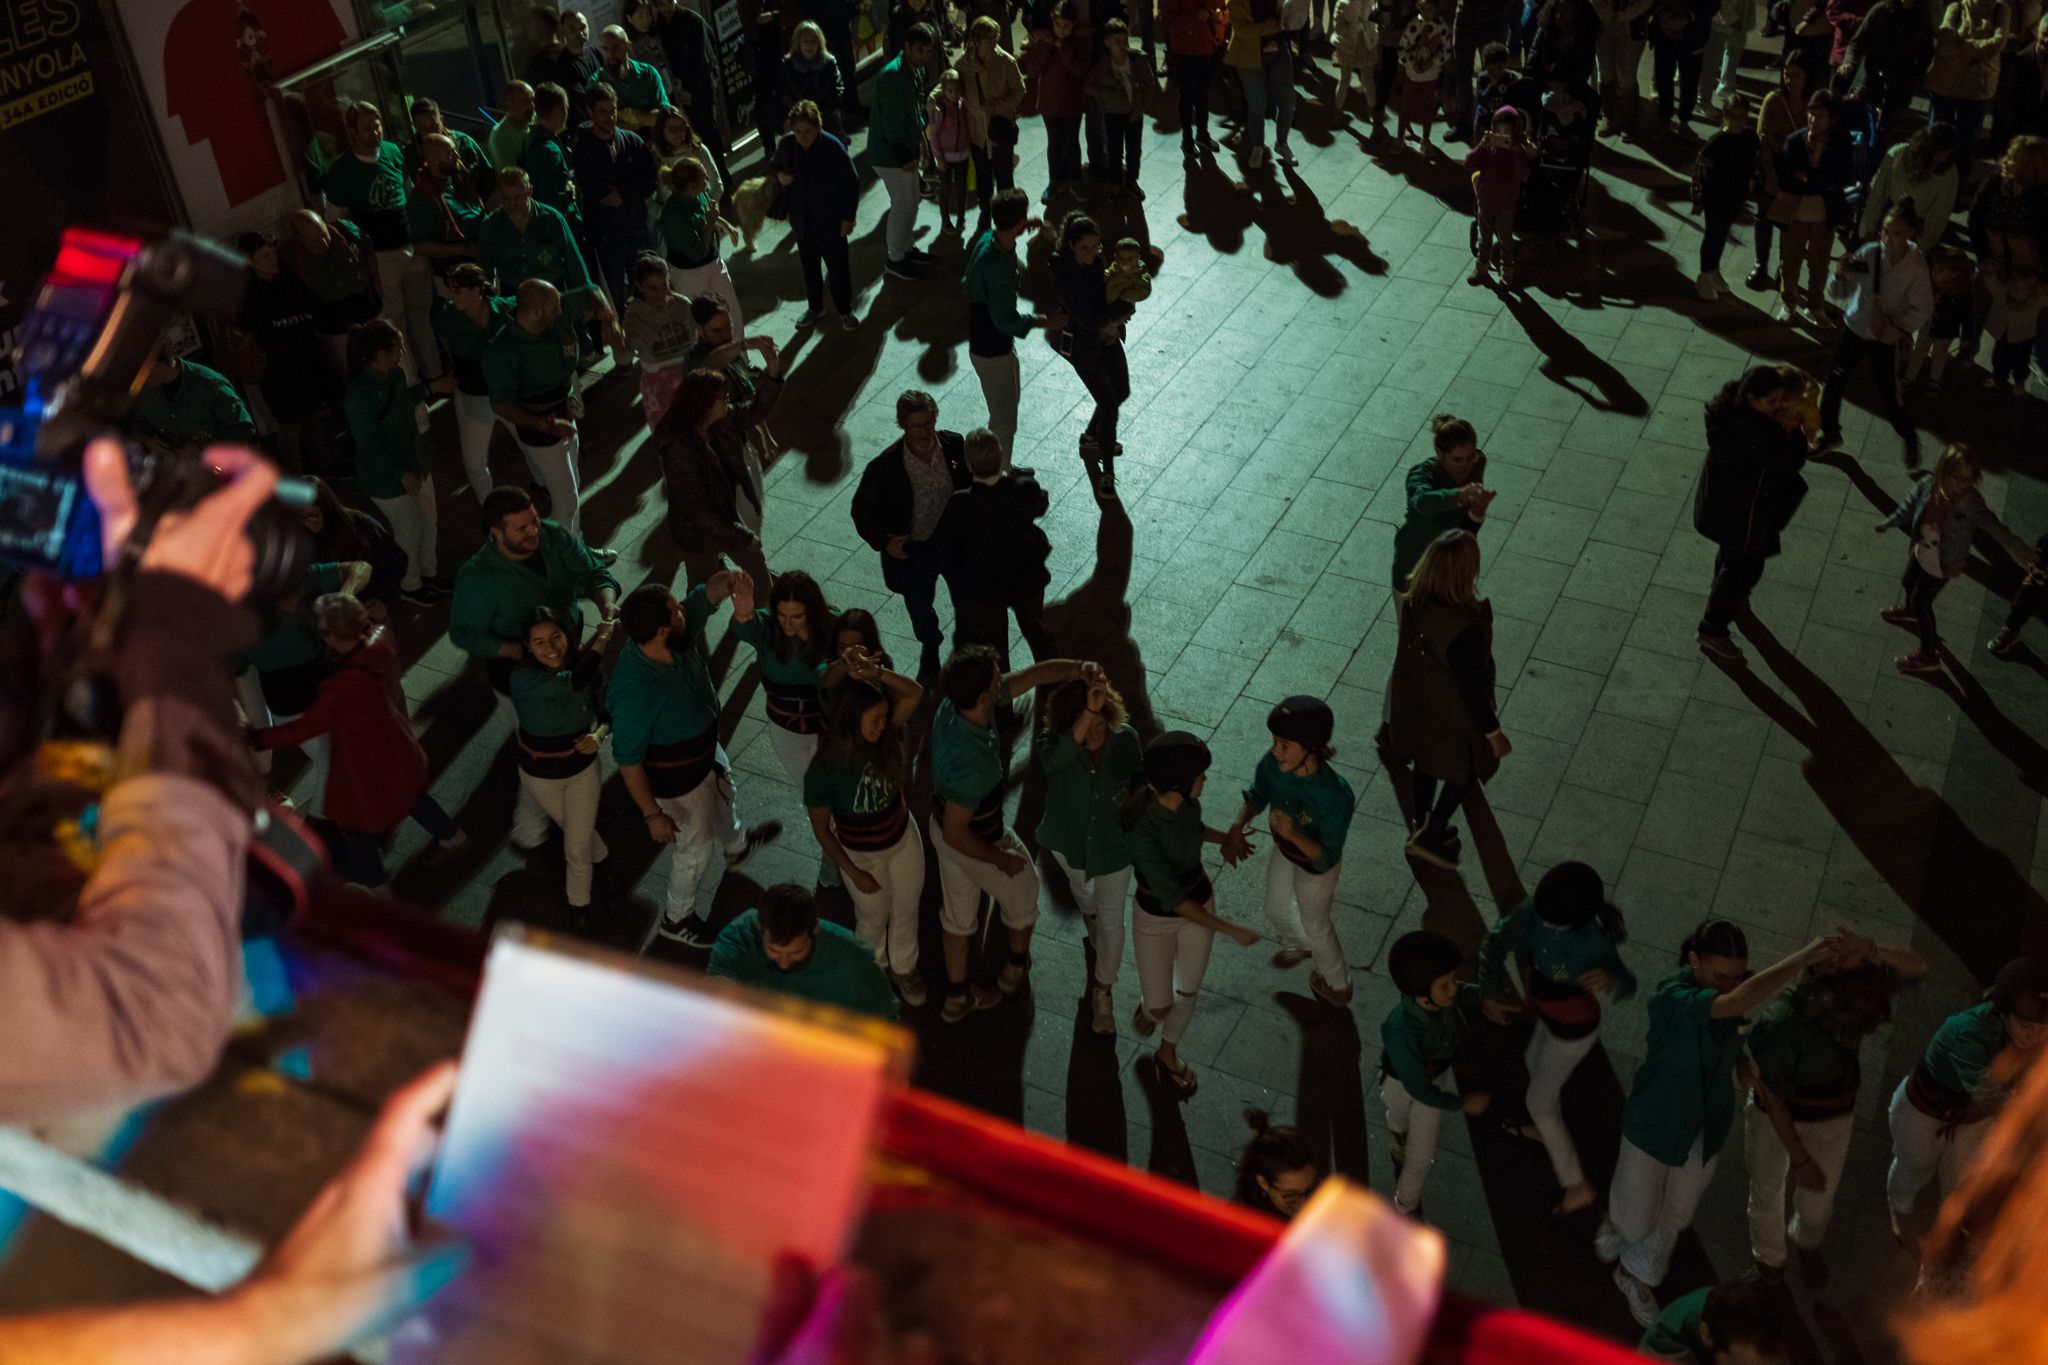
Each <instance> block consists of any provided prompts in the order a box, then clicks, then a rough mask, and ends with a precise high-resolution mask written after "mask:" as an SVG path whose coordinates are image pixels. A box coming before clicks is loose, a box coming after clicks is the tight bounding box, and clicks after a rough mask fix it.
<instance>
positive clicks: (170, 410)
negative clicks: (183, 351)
mask: <svg viewBox="0 0 2048 1365" xmlns="http://www.w3.org/2000/svg"><path fill="white" fill-rule="evenodd" d="M128 424H129V430H130V431H132V432H133V433H134V434H135V435H137V436H139V437H143V438H145V439H148V440H152V441H156V442H157V443H159V444H161V445H165V446H168V447H170V448H171V449H173V450H178V449H182V448H184V447H186V446H203V445H208V444H211V443H213V442H217V441H247V440H249V439H250V438H251V437H253V436H254V435H255V434H256V424H255V423H254V422H251V421H250V420H249V409H248V407H247V406H245V405H244V404H243V402H242V397H241V395H240V394H238V393H236V392H235V386H234V385H233V384H230V383H229V382H228V378H227V376H226V375H224V374H222V373H220V371H218V370H209V369H207V368H206V366H204V365H195V364H193V363H192V362H191V361H189V360H181V361H179V362H178V372H177V373H176V374H175V375H172V376H171V380H170V382H169V383H167V384H150V385H147V386H145V387H144V388H143V390H142V392H141V393H138V394H136V395H135V401H134V403H133V404H132V405H130V407H129V409H128Z"/></svg>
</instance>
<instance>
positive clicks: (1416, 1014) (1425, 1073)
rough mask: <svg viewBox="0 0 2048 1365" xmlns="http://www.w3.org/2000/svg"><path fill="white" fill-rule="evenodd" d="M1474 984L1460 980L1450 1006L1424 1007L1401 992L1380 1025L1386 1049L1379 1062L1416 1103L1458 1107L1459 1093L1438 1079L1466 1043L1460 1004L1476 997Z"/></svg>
mask: <svg viewBox="0 0 2048 1365" xmlns="http://www.w3.org/2000/svg"><path fill="white" fill-rule="evenodd" d="M1477 996H1478V988H1477V987H1476V986H1474V985H1473V984H1472V983H1471V982H1469V981H1467V982H1462V983H1460V985H1459V986H1458V999H1456V1000H1455V1001H1453V1002H1452V1003H1451V1006H1450V1008H1449V1009H1441V1010H1432V1009H1424V1008H1423V1007H1422V1005H1421V1004H1420V1003H1419V1002H1418V1001H1417V1000H1416V999H1415V998H1414V997H1413V996H1405V997H1403V998H1402V1000H1401V1003H1400V1004H1398V1005H1396V1006H1394V1008H1393V1010H1392V1011H1391V1012H1389V1013H1388V1015H1387V1017H1386V1020H1385V1021H1384V1022H1383V1023H1381V1025H1380V1045H1381V1046H1382V1047H1383V1048H1385V1049H1386V1052H1385V1055H1384V1057H1383V1059H1382V1064H1383V1065H1384V1066H1385V1068H1386V1070H1387V1072H1388V1073H1389V1074H1390V1075H1392V1076H1393V1078H1394V1079H1395V1080H1397V1081H1399V1082H1400V1083H1401V1088H1402V1089H1404V1090H1406V1091H1407V1092H1408V1095H1409V1097H1410V1098H1411V1099H1413V1100H1414V1101H1415V1102H1416V1103H1418V1104H1426V1105H1428V1106H1429V1107H1430V1108H1432V1109H1457V1108H1460V1107H1461V1106H1462V1105H1463V1103H1464V1102H1463V1101H1462V1100H1460V1099H1459V1098H1458V1096H1456V1095H1454V1094H1452V1093H1451V1092H1450V1091H1448V1090H1446V1089H1444V1088H1443V1087H1442V1086H1440V1085H1438V1084H1437V1083H1436V1078H1437V1077H1438V1076H1441V1075H1442V1074H1443V1073H1444V1071H1445V1069H1446V1068H1448V1067H1449V1066H1450V1064H1451V1063H1452V1062H1453V1061H1455V1060H1456V1059H1457V1056H1458V1053H1459V1051H1460V1050H1461V1049H1462V1048H1463V1047H1464V1045H1465V1037H1466V1033H1467V1028H1466V1024H1465V1015H1464V1013H1463V1011H1462V1010H1461V1009H1460V1008H1459V1006H1461V1005H1467V1004H1470V1003H1472V1002H1473V1001H1474V1000H1476V998H1477Z"/></svg>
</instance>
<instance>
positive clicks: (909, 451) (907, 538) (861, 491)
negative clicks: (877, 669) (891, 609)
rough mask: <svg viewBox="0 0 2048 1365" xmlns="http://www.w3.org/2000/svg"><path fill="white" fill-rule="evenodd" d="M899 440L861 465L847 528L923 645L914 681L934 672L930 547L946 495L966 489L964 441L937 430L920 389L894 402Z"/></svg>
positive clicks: (935, 578)
mask: <svg viewBox="0 0 2048 1365" xmlns="http://www.w3.org/2000/svg"><path fill="white" fill-rule="evenodd" d="M896 425H897V426H898V427H899V428H901V429H902V432H903V439H902V440H900V441H897V442H896V443H895V444H894V445H892V446H890V447H889V448H888V449H887V450H884V451H883V452H882V453H881V454H879V455H877V456H875V458H874V459H872V460H870V461H869V462H868V467H867V468H866V469H864V470H862V471H861V476H860V487H859V488H857V489H855V490H854V494H853V529H854V530H855V531H856V532H858V533H859V535H860V538H861V539H862V540H865V541H866V542H867V543H868V544H869V545H871V546H873V547H874V548H875V549H876V550H877V551H879V552H880V553H881V556H882V581H883V582H884V583H886V584H887V585H888V587H889V591H891V592H893V593H895V594H897V595H898V596H899V597H901V598H902V599H903V606H904V608H905V610H907V611H908V612H909V613H910V629H911V630H912V631H913V632H914V633H915V634H916V636H917V642H918V644H919V645H920V646H922V652H921V653H920V654H919V657H918V665H917V671H918V676H919V677H931V676H933V675H935V674H936V673H937V672H938V671H939V646H940V645H941V644H943V643H944V642H945V634H944V632H942V631H941V630H940V629H939V613H938V609H937V608H936V607H934V606H933V605H932V596H933V593H934V590H935V589H936V588H937V587H938V582H939V558H938V554H937V552H936V550H935V548H934V547H933V546H932V545H931V544H929V542H930V540H931V538H932V533H933V532H934V531H936V530H938V529H939V518H940V517H942V516H944V515H945V512H946V505H947V503H948V502H949V501H950V500H951V499H952V497H953V494H954V493H955V492H956V491H957V490H959V489H962V488H965V487H966V486H967V482H968V475H967V456H966V449H965V443H964V440H963V438H962V437H961V435H960V433H959V432H957V431H940V430H939V402H938V400H937V399H936V398H933V397H932V396H931V395H930V394H928V393H926V392H924V391H923V390H922V389H906V390H904V392H903V394H902V395H901V396H900V397H898V398H897V400H896Z"/></svg>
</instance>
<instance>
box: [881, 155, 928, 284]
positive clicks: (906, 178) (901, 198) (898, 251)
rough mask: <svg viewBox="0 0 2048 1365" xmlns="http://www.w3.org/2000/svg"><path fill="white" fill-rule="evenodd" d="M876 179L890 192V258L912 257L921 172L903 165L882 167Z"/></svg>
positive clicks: (888, 234) (886, 238)
mask: <svg viewBox="0 0 2048 1365" xmlns="http://www.w3.org/2000/svg"><path fill="white" fill-rule="evenodd" d="M875 178H876V179H877V180H880V181H881V182H882V188H883V189H885V190H887V191H888V192H889V226H888V231H887V234H886V237H885V240H886V241H887V243H888V247H889V259H890V260H892V261H900V260H902V259H903V258H904V257H905V256H907V255H908V254H910V236H911V233H912V231H913V230H914V229H915V228H916V227H917V203H918V193H917V172H916V171H915V170H909V171H906V170H904V169H902V168H901V167H899V166H881V167H877V168H876V170H875Z"/></svg>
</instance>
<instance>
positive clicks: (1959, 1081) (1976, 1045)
mask: <svg viewBox="0 0 2048 1365" xmlns="http://www.w3.org/2000/svg"><path fill="white" fill-rule="evenodd" d="M2004 1049H2005V1020H2004V1018H2003V1017H2002V1016H2001V1015H2000V1014H1999V1013H1998V1008H1997V1007H1996V1006H1995V1005H1993V1004H1992V1003H1991V1002H1990V1001H1989V1000H1986V1001H1985V1002H1984V1003H1983V1004H1981V1005H1972V1006H1971V1007H1970V1008H1969V1009H1966V1010H1962V1011H1960V1012H1959V1013H1956V1014H1951V1015H1950V1016H1949V1017H1948V1018H1946V1019H1944V1020H1942V1021H1941V1027H1940V1028H1938V1029H1936V1030H1935V1031H1934V1036H1933V1037H1932V1038H1930V1039H1928V1040H1927V1052H1926V1054H1925V1056H1924V1057H1922V1059H1921V1062H1920V1065H1921V1066H1923V1067H1925V1068H1926V1069H1927V1075H1928V1079H1930V1080H1932V1081H1934V1082H1935V1083H1936V1084H1937V1085H1940V1086H1942V1087H1944V1088H1945V1089H1948V1090H1952V1091H1954V1092H1955V1093H1957V1094H1959V1095H1973V1094H1975V1093H1976V1092H1977V1088H1978V1086H1979V1085H1980V1084H1981V1083H1982V1082H1983V1080H1984V1072H1985V1071H1986V1070H1987V1069H1988V1068H1989V1067H1990V1065H1991V1059H1992V1058H1993V1057H1996V1056H1997V1055H1998V1054H1999V1053H2000V1052H2001V1051H2003V1050H2004Z"/></svg>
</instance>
